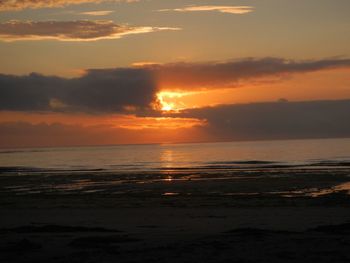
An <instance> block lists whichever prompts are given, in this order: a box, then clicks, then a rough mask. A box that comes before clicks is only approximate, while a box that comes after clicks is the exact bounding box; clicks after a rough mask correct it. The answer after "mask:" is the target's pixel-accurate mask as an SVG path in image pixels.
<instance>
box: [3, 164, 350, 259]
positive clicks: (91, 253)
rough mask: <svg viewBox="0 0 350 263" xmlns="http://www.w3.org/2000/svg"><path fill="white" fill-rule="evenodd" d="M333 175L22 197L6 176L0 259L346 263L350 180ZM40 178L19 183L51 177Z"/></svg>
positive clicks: (166, 183)
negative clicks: (349, 184) (272, 190)
mask: <svg viewBox="0 0 350 263" xmlns="http://www.w3.org/2000/svg"><path fill="white" fill-rule="evenodd" d="M329 173H330V172H329V171H327V172H326V174H327V176H325V175H322V174H319V173H317V174H314V175H313V176H309V177H307V178H308V179H307V180H306V179H305V178H306V177H305V178H304V177H303V176H302V175H300V177H299V178H297V179H296V177H295V176H287V177H286V178H287V179H286V180H285V178H284V177H283V178H280V180H281V181H279V179H278V178H275V177H273V178H272V179H271V178H270V179H269V178H268V177H266V178H264V179H263V180H260V181H259V178H255V177H254V178H253V177H252V178H251V180H243V181H242V180H238V181H237V179H236V178H231V179H230V180H227V178H224V179H222V180H215V181H214V180H213V181H198V182H196V181H193V180H192V181H181V180H180V181H172V182H170V181H164V182H155V183H152V184H149V185H147V186H144V185H143V184H141V185H142V189H141V186H136V185H128V186H127V187H126V186H125V185H124V186H123V187H124V188H123V189H124V192H123V193H122V194H120V193H119V192H120V191H121V188H120V187H122V186H120V184H118V186H115V187H114V186H113V187H109V186H108V187H107V188H105V190H106V191H104V192H103V191H102V192H94V191H91V189H90V190H89V191H90V192H88V191H85V192H82V191H69V192H64V191H63V192H61V191H58V192H55V191H53V192H51V193H49V192H45V193H43V192H36V191H32V190H27V193H21V194H18V193H17V192H11V191H7V190H6V189H13V188H9V187H10V186H11V185H13V186H15V182H17V181H16V180H18V178H16V179H13V180H12V179H11V178H10V177H8V178H7V177H6V176H3V177H1V179H0V180H1V184H2V186H3V191H1V194H0V218H1V221H0V235H1V239H0V262H5V263H7V262H237V263H238V262H240V263H244V262H246V263H247V262H269V263H270V262H318V263H319V262H321V263H322V262H332V263H334V262H344V263H346V262H350V196H349V193H348V189H343V188H341V187H339V185H344V184H345V185H347V183H348V181H349V176H348V174H349V173H348V171H345V170H342V171H341V172H339V174H338V172H337V171H333V172H332V173H330V174H329ZM305 176H306V175H305ZM28 178H29V179H28ZM38 178H39V177H38ZM38 178H36V179H33V178H31V177H26V178H22V179H21V180H20V182H21V184H24V183H25V181H26V180H28V182H27V183H28V184H27V185H29V183H30V184H33V185H35V186H38V185H40V184H42V185H44V184H45V185H46V184H47V181H54V179H55V178H49V179H47V178H46V179H45V178H41V179H40V178H39V179H38ZM329 178H330V179H329ZM79 180H80V181H79V182H81V180H83V179H82V178H80V177H79ZM84 180H85V179H84ZM29 181H30V182H29ZM296 181H298V182H300V184H299V185H298V184H296V183H295V182H296ZM84 182H85V181H84ZM276 182H279V183H276ZM60 183H62V182H60ZM118 187H119V188H118ZM310 187H311V188H310ZM0 188H1V187H0ZM27 188H28V187H27ZM136 188H137V189H138V191H136V192H130V191H129V192H127V191H126V189H129V190H130V189H136ZM214 188H215V189H214ZM306 188H307V189H309V190H307V191H306V190H305V189H306ZM345 188H346V187H345ZM184 189H185V190H186V191H185V190H184ZM223 189H224V191H223ZM271 189H274V190H275V192H274V193H273V194H271V193H270V192H271ZM310 189H312V190H310ZM332 189H333V190H334V189H337V190H336V191H333V190H332ZM85 190H86V189H85ZM114 191H116V192H118V193H119V194H113V193H114ZM279 191H280V192H281V193H280V194H276V193H277V192H279ZM174 193H176V194H174ZM218 193H219V194H218ZM269 193H270V194H269ZM303 193H304V194H303ZM305 193H307V194H306V195H305Z"/></svg>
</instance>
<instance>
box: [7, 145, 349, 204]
mask: <svg viewBox="0 0 350 263" xmlns="http://www.w3.org/2000/svg"><path fill="white" fill-rule="evenodd" d="M339 193H345V194H347V195H350V139H317V140H316V139H314V140H280V141H277V140H276V141H250V142H219V143H188V144H149V145H115V146H94V147H60V148H26V149H1V150H0V194H3V195H4V196H7V197H8V196H10V195H11V194H14V195H42V194H44V195H47V194H77V195H81V194H103V195H114V196H115V195H124V196H127V197H130V196H132V195H138V196H142V199H144V196H163V195H165V196H180V195H181V196H192V197H193V196H196V195H197V196H212V195H214V196H246V197H251V196H257V195H259V196H261V198H262V197H263V198H266V196H270V195H273V196H276V195H279V197H299V196H311V197H318V196H321V195H329V194H339ZM202 199H203V198H202ZM203 200H204V199H203ZM344 200H345V199H344ZM346 200H347V199H346Z"/></svg>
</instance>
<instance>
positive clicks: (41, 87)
mask: <svg viewBox="0 0 350 263" xmlns="http://www.w3.org/2000/svg"><path fill="white" fill-rule="evenodd" d="M156 92H157V90H156V83H155V82H154V79H153V77H152V75H151V74H149V73H148V72H147V71H145V70H140V69H131V68H130V69H128V68H126V69H123V68H120V69H114V70H89V71H88V72H87V73H86V74H85V75H84V76H82V77H79V78H73V79H65V78H59V77H49V76H42V75H39V74H35V73H32V74H30V75H28V76H11V75H0V93H1V96H0V110H10V111H43V112H46V111H59V112H61V111H65V112H88V113H94V112H104V113H107V112H128V111H130V110H136V109H143V110H146V109H148V108H149V107H150V105H151V104H152V103H153V102H154V101H155V100H156V98H155V94H156Z"/></svg>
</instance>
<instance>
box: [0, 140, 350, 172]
mask: <svg viewBox="0 0 350 263" xmlns="http://www.w3.org/2000/svg"><path fill="white" fill-rule="evenodd" d="M348 162H350V139H315V140H276V141H249V142H218V143H187V144H149V145H115V146H93V147H59V148H25V149H0V167H1V170H3V171H8V172H11V171H14V172H32V173H34V172H36V171H38V172H43V171H54V170H56V171H59V170H62V171H84V170H85V171H86V170H104V171H113V172H116V173H119V172H121V173H123V172H140V171H141V172H146V171H147V172H148V171H164V170H167V171H176V170H186V169H200V170H205V169H211V170H212V169H215V168H217V169H230V168H240V167H246V168H249V167H257V166H266V165H271V164H275V165H277V164H279V165H317V164H320V165H321V164H332V165H336V164H345V163H348Z"/></svg>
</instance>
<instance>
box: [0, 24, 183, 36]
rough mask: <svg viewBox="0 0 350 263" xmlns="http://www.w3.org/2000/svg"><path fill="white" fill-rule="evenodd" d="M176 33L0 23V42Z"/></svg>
mask: <svg viewBox="0 0 350 263" xmlns="http://www.w3.org/2000/svg"><path fill="white" fill-rule="evenodd" d="M162 30H178V28H169V27H131V26H125V25H117V24H115V23H114V22H113V21H103V20H99V21H89V20H77V21H42V22H33V21H25V22H22V21H9V22H4V23H0V40H3V41H18V40H45V39H52V40H60V41H95V40H101V39H117V38H121V37H123V36H126V35H130V34H140V33H150V32H156V31H162Z"/></svg>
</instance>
